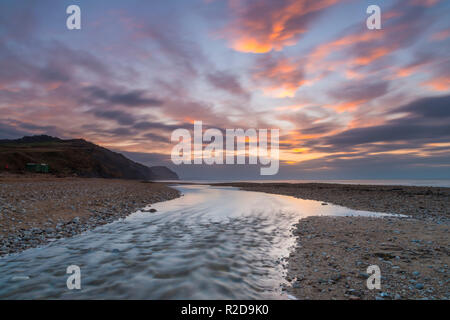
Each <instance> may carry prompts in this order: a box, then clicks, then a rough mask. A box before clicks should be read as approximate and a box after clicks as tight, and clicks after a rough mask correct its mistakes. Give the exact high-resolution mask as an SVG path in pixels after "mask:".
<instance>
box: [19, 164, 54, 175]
mask: <svg viewBox="0 0 450 320" xmlns="http://www.w3.org/2000/svg"><path fill="white" fill-rule="evenodd" d="M25 170H27V171H28V172H38V173H48V172H49V166H48V164H46V163H27V164H26V166H25Z"/></svg>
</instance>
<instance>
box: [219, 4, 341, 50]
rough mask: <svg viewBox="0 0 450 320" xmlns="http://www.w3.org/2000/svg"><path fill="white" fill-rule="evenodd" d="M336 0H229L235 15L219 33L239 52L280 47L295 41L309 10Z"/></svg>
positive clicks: (310, 16) (301, 31) (315, 11)
mask: <svg viewBox="0 0 450 320" xmlns="http://www.w3.org/2000/svg"><path fill="white" fill-rule="evenodd" d="M337 2H338V1H337V0H288V1H283V2H281V1H279V2H278V1H269V0H265V1H242V0H230V1H229V4H230V8H231V11H232V12H233V14H234V16H235V19H234V20H233V21H232V23H231V24H230V25H229V26H227V27H226V28H225V29H224V31H223V33H224V34H225V35H226V37H227V38H228V39H229V41H230V43H231V47H232V48H233V49H235V50H237V51H240V52H251V53H265V52H269V51H271V50H275V51H280V50H281V49H283V47H285V46H291V45H294V44H296V43H297V42H298V40H299V38H300V36H301V35H302V34H303V33H305V32H306V31H307V26H308V24H309V23H310V22H311V21H312V19H313V15H311V14H312V13H318V12H320V11H321V10H323V9H325V8H327V7H329V6H332V5H333V4H335V3H337Z"/></svg>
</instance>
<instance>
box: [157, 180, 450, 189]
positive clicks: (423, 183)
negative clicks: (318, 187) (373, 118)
mask: <svg viewBox="0 0 450 320" xmlns="http://www.w3.org/2000/svg"><path fill="white" fill-rule="evenodd" d="M166 181H167V182H175V183H176V182H179V181H177V180H166ZM182 181H183V182H190V183H227V182H255V183H339V184H363V185H384V186H418V187H441V188H442V187H445V188H450V180H447V179H441V180H425V179H424V180H412V179H402V180H401V179H397V180H395V179H389V180H382V179H378V180H239V181H236V180H182Z"/></svg>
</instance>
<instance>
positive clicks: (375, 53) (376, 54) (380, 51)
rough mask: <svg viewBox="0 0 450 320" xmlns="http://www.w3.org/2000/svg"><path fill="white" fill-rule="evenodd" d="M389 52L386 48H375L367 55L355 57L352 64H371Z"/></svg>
mask: <svg viewBox="0 0 450 320" xmlns="http://www.w3.org/2000/svg"><path fill="white" fill-rule="evenodd" d="M390 51H391V50H389V49H387V48H376V49H374V50H372V51H371V52H370V53H369V54H368V55H366V56H363V57H357V58H356V59H355V60H354V63H355V64H357V65H360V66H366V65H368V64H370V63H371V62H373V61H375V60H377V59H379V58H381V57H383V56H385V55H387V54H388V53H389V52H390Z"/></svg>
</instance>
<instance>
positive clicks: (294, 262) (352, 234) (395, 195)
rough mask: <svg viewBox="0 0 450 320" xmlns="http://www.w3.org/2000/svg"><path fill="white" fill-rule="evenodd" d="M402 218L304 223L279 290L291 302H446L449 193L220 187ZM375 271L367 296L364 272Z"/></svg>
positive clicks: (448, 190)
mask: <svg viewBox="0 0 450 320" xmlns="http://www.w3.org/2000/svg"><path fill="white" fill-rule="evenodd" d="M222 185H229V186H235V187H239V188H241V189H243V190H249V191H259V192H267V193H275V194H283V195H289V196H294V197H297V198H303V199H310V200H318V201H322V202H326V203H332V204H336V205H341V206H345V207H348V208H352V209H356V210H365V211H373V212H385V213H397V214H404V215H408V216H409V218H396V217H392V218H391V217H389V218H368V217H325V216H321V217H309V218H306V219H301V220H300V221H299V223H298V224H297V225H296V229H295V230H294V234H295V236H296V237H297V241H298V242H297V246H296V248H295V249H294V251H293V252H292V253H291V254H290V256H289V259H288V274H287V280H288V281H289V282H290V286H287V287H286V288H285V290H287V291H288V292H290V293H291V294H292V295H294V296H295V297H297V298H298V299H354V300H359V299H450V284H449V275H450V270H449V265H450V258H449V253H450V239H449V221H450V220H449V216H450V188H434V187H405V186H375V185H344V184H322V183H308V184H286V183H284V184H282V183H281V184H278V183H277V184H266V183H264V184H258V183H231V184H222ZM369 265H378V266H379V267H380V269H381V275H382V278H381V289H380V290H377V289H374V290H369V289H368V288H367V285H366V281H367V279H366V278H367V276H368V275H367V273H366V272H367V267H368V266H369Z"/></svg>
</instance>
